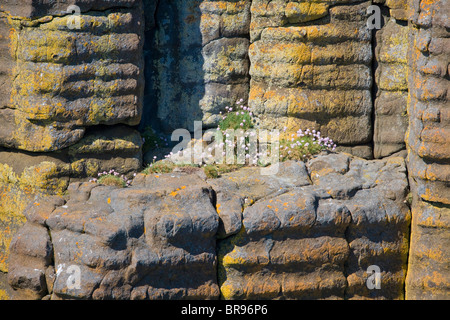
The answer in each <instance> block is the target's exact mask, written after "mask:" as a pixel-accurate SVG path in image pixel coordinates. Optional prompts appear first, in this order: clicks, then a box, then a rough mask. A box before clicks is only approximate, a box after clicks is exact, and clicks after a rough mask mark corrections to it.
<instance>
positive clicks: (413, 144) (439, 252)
mask: <svg viewBox="0 0 450 320" xmlns="http://www.w3.org/2000/svg"><path fill="white" fill-rule="evenodd" d="M410 9H411V10H412V14H411V16H410V23H411V24H412V27H411V34H410V41H409V51H410V59H409V61H408V62H409V63H408V66H409V81H408V83H409V91H410V95H409V105H408V114H409V122H410V125H409V129H408V133H407V140H406V143H407V147H408V167H409V177H410V184H411V189H412V191H413V194H414V200H413V206H412V215H413V220H412V231H411V232H412V235H411V253H410V258H409V263H408V279H407V283H406V297H407V298H409V299H448V297H449V295H450V269H449V263H448V262H449V259H450V250H449V247H450V230H449V229H450V192H449V190H450V189H449V187H450V149H449V143H450V127H449V123H450V112H449V111H450V109H449V92H450V91H449V88H450V81H449V69H448V66H449V54H448V53H449V51H450V41H449V39H450V33H449V32H448V30H449V27H450V25H449V20H448V16H449V5H448V1H416V2H413V3H412V4H411V7H410Z"/></svg>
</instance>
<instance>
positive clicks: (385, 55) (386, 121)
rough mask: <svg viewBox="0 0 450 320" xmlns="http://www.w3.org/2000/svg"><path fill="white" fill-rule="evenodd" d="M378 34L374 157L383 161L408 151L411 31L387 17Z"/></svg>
mask: <svg viewBox="0 0 450 320" xmlns="http://www.w3.org/2000/svg"><path fill="white" fill-rule="evenodd" d="M386 20H387V22H386V24H385V25H384V26H383V28H382V29H381V30H380V31H378V32H377V33H376V50H375V58H376V62H377V69H376V72H375V83H376V88H377V94H376V98H375V110H374V112H375V116H374V118H375V122H374V137H373V140H374V157H375V158H384V157H387V156H390V155H392V154H394V153H396V152H399V151H401V150H405V149H406V146H405V133H406V130H407V128H408V116H407V111H406V109H407V99H408V79H407V73H408V72H407V70H408V66H407V59H408V58H407V57H408V55H407V51H408V30H409V28H408V27H407V26H404V25H401V24H400V23H399V22H397V20H396V19H394V18H386Z"/></svg>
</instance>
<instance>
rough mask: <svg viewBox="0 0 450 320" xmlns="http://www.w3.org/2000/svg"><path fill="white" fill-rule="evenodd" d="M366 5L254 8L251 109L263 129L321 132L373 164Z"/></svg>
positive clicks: (263, 2)
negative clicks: (359, 148)
mask: <svg viewBox="0 0 450 320" xmlns="http://www.w3.org/2000/svg"><path fill="white" fill-rule="evenodd" d="M367 6H368V3H358V4H355V3H352V1H350V2H349V3H341V2H338V1H326V2H315V1H306V2H298V1H285V0H278V1H267V0H256V1H252V8H251V9H252V24H251V29H250V35H251V45H250V50H249V57H250V61H251V69H250V75H251V84H250V98H249V106H250V107H252V108H253V109H254V110H255V113H256V114H257V115H258V116H259V118H260V120H261V125H262V126H263V127H265V128H270V129H272V128H278V129H282V128H283V127H284V126H286V127H287V128H288V132H296V131H297V130H298V129H302V130H304V129H306V128H310V129H315V130H319V131H320V132H321V133H322V135H325V136H330V137H331V138H332V139H333V141H336V142H337V143H338V144H339V145H340V146H345V145H348V146H361V147H363V148H365V150H364V151H363V152H360V154H358V155H360V156H361V155H364V156H365V157H371V156H372V151H371V147H370V146H368V143H369V142H370V141H371V140H372V124H371V115H372V97H371V92H370V90H371V85H372V71H371V67H370V66H371V63H372V56H373V54H372V49H371V41H372V37H371V31H370V30H369V29H368V28H367V27H366V18H367V17H366V8H367Z"/></svg>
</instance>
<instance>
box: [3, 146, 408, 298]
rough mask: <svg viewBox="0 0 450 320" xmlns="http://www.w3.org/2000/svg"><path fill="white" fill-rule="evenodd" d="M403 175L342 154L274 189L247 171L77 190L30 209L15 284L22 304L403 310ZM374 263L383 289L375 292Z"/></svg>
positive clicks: (387, 163) (16, 246) (295, 168)
mask: <svg viewBox="0 0 450 320" xmlns="http://www.w3.org/2000/svg"><path fill="white" fill-rule="evenodd" d="M362 172H364V175H362V174H361V173H362ZM405 173H406V170H405V163H404V160H403V159H402V158H392V159H390V160H383V161H373V162H367V161H364V160H360V159H354V158H351V157H349V156H348V155H343V154H335V155H327V156H321V157H318V158H316V159H315V160H312V161H311V162H309V163H308V164H307V166H305V164H304V163H303V162H293V161H291V162H286V163H283V164H281V166H280V170H279V172H278V173H277V174H276V175H274V176H271V177H270V179H268V178H267V176H264V175H261V172H260V169H259V168H247V169H244V170H240V171H237V172H234V173H229V174H225V175H223V176H222V177H221V178H220V179H217V180H208V179H205V177H204V176H202V175H201V172H200V171H198V173H191V174H187V173H182V172H177V173H172V174H162V175H156V174H154V175H149V176H145V175H142V174H141V175H138V176H137V177H136V179H135V180H134V182H133V186H132V187H130V188H127V189H125V190H123V189H117V188H113V187H106V186H101V185H98V184H95V183H76V184H71V185H70V187H69V194H68V195H67V196H65V197H47V198H45V199H44V200H43V201H40V200H36V201H35V202H34V203H31V204H30V205H29V206H28V208H27V209H26V211H25V214H26V216H27V219H28V220H27V223H26V224H25V226H24V227H23V228H21V229H20V231H19V232H18V233H17V235H16V236H15V237H14V239H13V241H12V243H11V251H12V253H11V257H10V272H9V274H8V278H9V283H10V284H11V286H12V287H13V288H14V294H15V297H16V298H45V299H67V298H84V299H91V298H92V299H193V298H194V299H217V298H219V297H223V298H226V299H242V298H291V299H308V298H309V299H310V298H362V297H366V298H388V299H398V298H402V296H403V286H404V279H405V271H406V259H407V253H408V234H409V228H408V226H409V223H410V213H409V208H408V207H407V206H406V204H405V203H404V199H405V196H406V193H407V187H408V183H407V179H406V174H405ZM262 190H264V191H262ZM216 248H217V249H216ZM372 265H376V266H378V267H379V270H380V274H379V276H380V283H381V289H373V287H370V286H368V285H367V283H366V282H367V281H368V278H369V276H370V271H368V268H369V267H370V266H372ZM74 270H75V271H77V272H78V275H79V276H80V279H81V281H79V282H77V281H76V279H77V278H76V277H75V271H74ZM74 277H75V278H74ZM77 283H78V284H79V287H77V286H76V285H77ZM371 288H372V289H373V290H371Z"/></svg>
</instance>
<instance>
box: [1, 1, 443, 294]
mask: <svg viewBox="0 0 450 320" xmlns="http://www.w3.org/2000/svg"><path fill="white" fill-rule="evenodd" d="M371 4H376V5H377V6H379V7H380V8H381V14H382V23H381V25H380V27H381V28H380V29H379V30H370V29H369V25H368V23H367V21H368V19H369V18H370V16H369V13H368V12H367V7H368V6H369V5H371ZM449 8H450V6H449V5H448V1H447V0H413V1H409V2H407V1H406V0H377V1H374V2H372V1H363V2H360V1H354V0H346V1H338V0H323V1H322V0H317V1H316V0H314V1H313V0H304V1H289V0H272V1H269V0H210V1H206V0H173V1H163V0H142V1H141V0H115V1H110V0H100V1H97V0H66V1H32V0H19V1H6V2H5V1H3V2H2V3H1V4H0V299H2V297H3V296H4V294H3V290H4V288H5V287H6V284H2V283H1V282H4V280H3V279H5V278H6V272H8V269H9V271H10V272H9V274H8V278H9V283H10V284H11V287H12V288H13V289H14V297H16V298H30V299H41V298H45V299H68V298H78V299H182V298H188V299H189V298H191V299H197V298H198V299H216V298H226V299H245V298H262V299H266V298H270V299H285V298H292V299H316V298H344V299H352V298H356V299H357V298H381V299H383V298H385V299H402V298H404V297H405V296H406V298H410V299H436V298H448V297H449V291H450V289H449V288H450V270H449V268H448V261H449V249H448V248H449V246H450V243H449V239H450V237H449V221H450V220H449V215H450V200H449V184H450V182H449V181H450V173H449V170H450V169H449V165H450V155H449V148H448V145H449V137H450V132H449V130H450V129H449V107H448V106H449V102H448V100H449V91H448V88H449V72H450V69H449V51H450V47H449V41H448V40H449V39H450V36H449V32H448V30H449V22H448V21H449V20H448V16H449ZM144 42H145V43H144ZM144 64H145V68H144ZM240 99H243V101H244V104H248V105H249V106H250V107H251V108H252V110H253V112H254V114H255V115H256V116H257V117H258V118H259V120H260V123H259V125H260V127H262V128H266V129H284V128H286V132H287V133H288V134H289V133H292V132H295V131H297V130H298V129H306V128H310V129H316V130H318V131H321V133H322V136H329V137H330V138H332V139H333V140H334V141H335V142H337V144H338V145H339V148H338V151H344V152H347V154H332V155H328V156H323V155H322V156H319V157H317V158H316V159H314V160H311V161H309V162H308V163H306V164H304V163H302V162H287V163H283V164H282V165H281V167H280V171H279V172H278V174H276V175H271V176H266V175H262V174H261V172H260V171H259V170H260V168H245V169H241V170H239V171H237V172H233V173H229V174H225V175H223V176H222V177H221V178H219V179H214V180H211V179H206V178H205V177H204V176H203V175H202V174H201V173H200V171H199V172H197V173H195V174H185V173H180V172H178V173H174V174H166V175H151V176H144V175H141V174H139V175H138V176H137V178H136V179H135V180H134V182H133V186H132V187H131V188H127V189H124V190H122V189H114V188H111V187H106V186H99V185H97V184H93V183H87V182H86V180H87V178H88V177H94V176H96V175H97V173H98V172H103V171H109V170H110V169H115V170H116V171H119V172H121V173H122V174H125V175H128V176H129V177H131V176H132V174H133V173H135V172H139V171H140V170H141V169H142V164H143V163H142V162H143V161H142V144H143V141H142V137H141V134H140V133H139V132H138V131H137V128H138V126H139V127H140V128H145V127H146V126H147V125H149V124H151V125H155V126H156V128H157V129H158V130H160V131H162V132H164V133H166V134H169V133H172V132H173V130H174V129H178V128H183V129H189V130H192V129H193V125H194V121H202V123H203V126H204V128H207V127H215V126H217V124H218V122H219V120H220V119H221V115H220V112H221V111H222V112H223V111H224V108H225V107H226V106H232V105H233V104H234V103H235V102H236V101H237V100H240ZM405 133H406V138H405ZM405 149H407V153H408V158H407V161H406V164H407V165H406V168H405V163H404V161H403V160H402V158H396V157H392V156H393V155H394V156H396V155H401V156H404V154H405V151H406V150H405ZM352 155H353V156H357V157H361V158H365V159H372V158H377V159H378V158H380V159H382V160H377V161H365V160H363V159H360V158H355V157H353V156H352ZM387 157H390V158H387ZM406 169H407V170H408V172H406ZM407 177H408V179H409V181H407V180H406V179H407ZM408 182H409V186H408ZM409 191H410V192H411V195H412V199H413V200H412V205H411V213H412V220H411V217H410V216H411V215H410V212H409V202H407V203H405V197H406V194H407V193H408V192H409ZM23 212H25V216H24V214H23ZM410 220H411V221H412V222H411V237H410V240H408V239H409V233H410V228H409V225H410ZM24 224H25V225H24ZM22 226H23V227H22ZM13 237H14V239H13V240H12V238H13ZM408 248H409V254H408ZM10 250H11V252H12V254H11V255H9V252H10ZM369 270H379V271H380V274H377V273H375V274H372V277H370V272H369ZM78 273H79V274H80V275H81V280H82V281H81V284H80V286H78V283H77V278H76V275H77V274H78ZM193 274H194V275H195V276H192V275H193ZM405 275H407V278H406V281H405ZM378 276H380V281H379V282H377V281H375V283H372V285H369V282H368V281H369V278H370V279H372V280H373V279H377V277H378ZM377 284H381V289H377V288H376V287H377ZM374 287H375V288H374Z"/></svg>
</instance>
